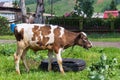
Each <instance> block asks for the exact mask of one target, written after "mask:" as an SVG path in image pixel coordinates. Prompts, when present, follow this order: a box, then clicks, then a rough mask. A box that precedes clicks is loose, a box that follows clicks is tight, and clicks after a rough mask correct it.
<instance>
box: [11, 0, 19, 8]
mask: <svg viewBox="0 0 120 80" xmlns="http://www.w3.org/2000/svg"><path fill="white" fill-rule="evenodd" d="M12 4H13V7H14V8H18V4H19V3H18V0H14V1H13V3H12Z"/></svg>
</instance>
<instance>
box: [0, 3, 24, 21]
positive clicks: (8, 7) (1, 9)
mask: <svg viewBox="0 0 120 80" xmlns="http://www.w3.org/2000/svg"><path fill="white" fill-rule="evenodd" d="M0 16H3V17H6V18H7V19H8V21H9V22H15V21H19V20H21V16H22V14H21V9H20V8H14V7H13V4H12V2H0Z"/></svg>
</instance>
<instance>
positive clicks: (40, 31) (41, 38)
mask: <svg viewBox="0 0 120 80" xmlns="http://www.w3.org/2000/svg"><path fill="white" fill-rule="evenodd" d="M40 38H41V40H42V39H43V36H42V32H41V31H40Z"/></svg>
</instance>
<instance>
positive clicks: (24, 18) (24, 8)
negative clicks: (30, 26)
mask: <svg viewBox="0 0 120 80" xmlns="http://www.w3.org/2000/svg"><path fill="white" fill-rule="evenodd" d="M20 7H21V11H22V22H23V23H27V16H26V15H27V13H26V7H25V0H20Z"/></svg>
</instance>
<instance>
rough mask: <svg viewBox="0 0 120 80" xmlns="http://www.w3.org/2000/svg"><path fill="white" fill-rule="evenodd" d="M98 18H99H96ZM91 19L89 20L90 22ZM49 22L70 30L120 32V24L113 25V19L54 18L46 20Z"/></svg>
mask: <svg viewBox="0 0 120 80" xmlns="http://www.w3.org/2000/svg"><path fill="white" fill-rule="evenodd" d="M98 20H99V19H98ZM90 21H91V22H90ZM48 22H49V24H54V25H59V26H62V27H64V28H66V29H68V30H70V31H75V32H78V31H84V32H100V33H102V32H120V26H119V25H118V26H117V28H116V27H115V25H114V24H115V23H114V21H112V20H111V21H110V20H103V19H100V21H97V22H96V20H94V19H93V20H88V19H79V18H54V19H51V20H49V21H48Z"/></svg>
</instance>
